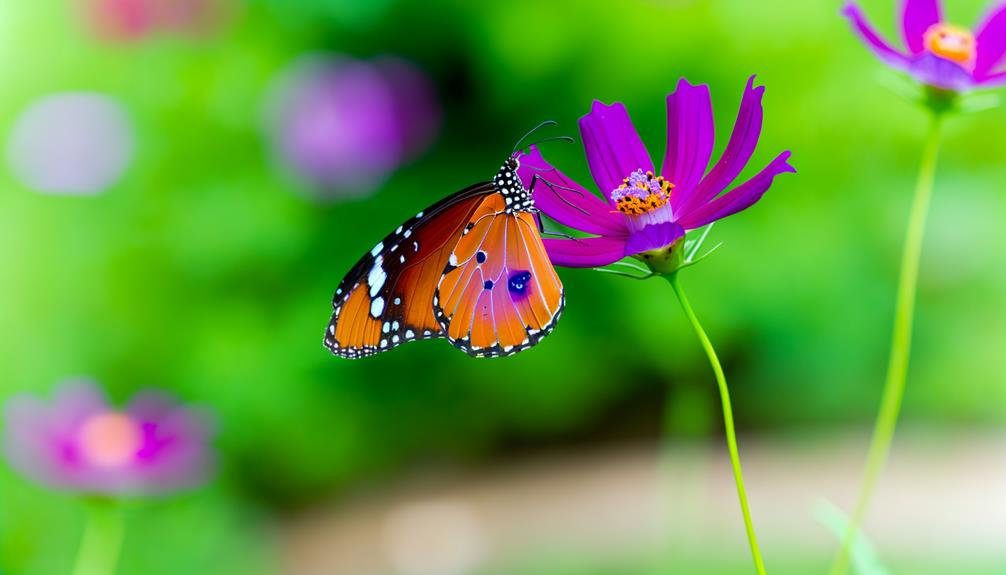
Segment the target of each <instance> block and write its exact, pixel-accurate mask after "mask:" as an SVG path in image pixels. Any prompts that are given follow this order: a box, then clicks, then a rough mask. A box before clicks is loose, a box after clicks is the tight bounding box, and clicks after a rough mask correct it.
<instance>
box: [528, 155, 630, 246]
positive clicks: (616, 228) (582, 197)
mask: <svg viewBox="0 0 1006 575" xmlns="http://www.w3.org/2000/svg"><path fill="white" fill-rule="evenodd" d="M519 161H520V167H518V168H517V175H518V176H519V177H520V179H521V182H523V183H524V185H525V186H528V187H530V186H531V185H532V184H531V182H532V180H533V179H534V178H535V176H537V178H538V180H539V181H538V182H536V183H535V184H534V189H533V190H532V194H533V195H532V197H533V198H534V203H535V206H537V207H538V209H540V210H541V211H542V212H544V214H545V215H546V216H548V217H550V218H552V219H553V220H555V221H557V222H559V223H560V224H562V225H564V226H569V227H571V228H575V229H578V230H581V231H584V232H587V233H588V234H596V235H600V236H611V235H615V236H624V235H626V234H627V233H628V231H627V229H626V226H625V216H623V215H622V214H620V213H617V212H614V213H613V212H612V209H611V206H610V205H608V203H607V202H604V201H601V199H600V198H598V197H597V196H595V195H594V194H592V193H590V192H589V191H587V190H586V189H584V187H583V186H581V185H580V184H577V183H576V182H574V181H573V180H571V179H569V178H567V177H566V175H565V174H563V173H562V172H560V171H559V170H557V169H555V167H553V166H552V165H551V164H549V163H548V162H547V161H545V158H543V157H542V156H541V152H540V151H539V150H538V148H537V146H531V150H530V154H521V155H520V158H519ZM548 184H551V185H548Z"/></svg>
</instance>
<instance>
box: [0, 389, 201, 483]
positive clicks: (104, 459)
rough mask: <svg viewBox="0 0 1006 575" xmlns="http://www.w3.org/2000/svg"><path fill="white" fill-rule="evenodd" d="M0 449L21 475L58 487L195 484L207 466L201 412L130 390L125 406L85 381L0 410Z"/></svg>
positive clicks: (12, 402) (166, 398) (15, 400)
mask: <svg viewBox="0 0 1006 575" xmlns="http://www.w3.org/2000/svg"><path fill="white" fill-rule="evenodd" d="M4 421H5V429H4V432H3V448H4V453H5V456H6V458H7V460H8V461H9V462H10V464H11V465H12V466H13V467H14V468H15V469H17V470H18V471H19V472H20V473H21V474H23V475H25V476H26V477H29V478H31V479H33V480H35V481H38V482H39V483H41V484H44V485H46V486H49V487H54V488H58V489H63V490H68V491H76V492H81V493H87V494H95V495H143V494H153V493H161V492H165V491H172V490H177V489H183V488H186V487H193V486H196V485H198V484H200V483H202V482H203V481H205V480H206V479H207V478H208V476H209V474H210V472H211V468H212V463H213V462H212V459H213V454H212V451H211V448H210V445H209V441H210V438H211V436H212V429H211V425H210V422H209V417H208V415H207V414H205V413H202V412H201V411H199V410H195V409H191V408H183V407H181V406H179V405H178V404H177V402H175V401H174V400H173V399H172V398H171V397H169V396H167V395H166V394H163V393H160V392H155V391H147V392H142V393H139V394H137V395H136V396H134V397H133V399H132V400H131V401H130V402H129V404H128V405H127V406H126V408H125V409H121V410H119V409H116V408H114V407H112V406H110V405H109V404H108V401H107V399H106V398H105V395H104V393H103V392H102V390H101V389H100V388H99V387H98V386H97V385H96V384H95V383H94V382H91V381H88V380H75V381H70V382H67V383H64V384H62V385H61V386H60V387H59V388H58V389H57V390H56V392H55V394H54V397H53V399H52V401H50V402H46V401H44V400H42V399H41V398H38V397H35V396H31V395H22V396H17V397H14V398H12V399H10V400H9V401H8V402H7V405H6V408H5V410H4Z"/></svg>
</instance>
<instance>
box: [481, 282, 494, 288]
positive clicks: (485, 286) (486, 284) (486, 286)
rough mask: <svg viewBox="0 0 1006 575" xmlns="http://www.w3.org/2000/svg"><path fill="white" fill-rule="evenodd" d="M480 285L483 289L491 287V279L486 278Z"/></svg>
mask: <svg viewBox="0 0 1006 575" xmlns="http://www.w3.org/2000/svg"><path fill="white" fill-rule="evenodd" d="M482 287H484V288H485V289H493V280H486V282H485V283H484V284H482Z"/></svg>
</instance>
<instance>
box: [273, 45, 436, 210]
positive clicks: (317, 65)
mask: <svg viewBox="0 0 1006 575" xmlns="http://www.w3.org/2000/svg"><path fill="white" fill-rule="evenodd" d="M266 123H267V129H268V132H269V134H270V137H271V140H272V145H273V148H274V153H275V155H276V157H277V158H278V159H279V161H280V163H281V164H283V165H284V166H285V167H286V168H287V169H288V170H289V171H290V172H291V173H292V175H293V176H294V177H295V178H297V179H298V180H300V181H302V182H303V183H304V184H306V185H307V187H308V188H309V189H308V190H307V191H308V192H309V193H311V194H312V197H314V198H315V199H322V200H331V199H336V198H346V197H354V196H363V195H366V194H368V193H370V192H373V191H374V190H376V189H377V188H379V187H380V186H381V185H382V184H384V182H385V181H387V179H388V178H389V177H390V176H391V174H392V173H393V172H394V171H395V170H396V169H397V168H398V167H399V166H401V165H402V164H403V163H404V162H407V161H409V160H411V159H413V158H415V157H416V156H418V155H419V154H421V153H422V152H424V151H425V150H426V149H427V148H428V147H429V145H430V144H431V143H432V142H433V139H434V138H435V136H436V134H437V132H438V131H439V128H440V107H439V104H438V101H437V98H436V94H435V91H434V89H433V85H432V82H430V80H429V79H428V78H427V77H426V75H425V74H423V73H422V72H421V71H420V70H419V69H418V68H416V67H415V66H414V65H412V64H410V63H409V62H407V61H405V60H402V59H399V58H393V57H385V58H381V59H378V60H374V61H370V62H364V61H360V60H355V59H352V58H349V57H344V56H334V55H312V56H307V57H303V58H301V59H299V60H297V61H296V62H294V63H293V64H292V65H290V66H289V68H288V69H287V70H285V71H283V72H282V73H281V74H280V75H279V77H278V79H277V81H276V83H275V86H274V88H273V90H272V93H271V95H270V97H269V98H268V99H267V102H266Z"/></svg>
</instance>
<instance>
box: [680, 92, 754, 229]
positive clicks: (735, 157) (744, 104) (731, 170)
mask: <svg viewBox="0 0 1006 575" xmlns="http://www.w3.org/2000/svg"><path fill="white" fill-rule="evenodd" d="M754 79H755V77H754V76H751V77H750V78H749V79H748V83H747V87H746V88H745V89H744V96H743V97H742V98H741V108H740V111H739V112H738V113H737V122H736V123H735V124H734V130H733V133H732V134H730V141H729V142H727V147H726V150H724V151H723V156H722V157H721V158H720V159H719V161H718V162H716V165H715V166H713V169H712V170H710V171H709V174H707V175H706V177H705V178H703V179H702V181H701V182H699V185H698V186H697V187H696V188H695V192H694V193H693V194H691V195H690V196H689V197H688V201H686V202H684V203H682V204H681V205H680V206H679V207H676V213H681V214H684V213H688V212H690V211H692V210H694V209H695V208H697V207H699V206H701V205H702V204H705V203H707V202H709V201H710V200H712V199H713V198H715V197H716V196H717V195H719V193H720V192H722V191H723V190H724V189H726V187H727V186H729V185H730V182H732V181H734V180H735V179H736V178H737V176H738V175H739V174H740V173H741V170H743V169H744V166H745V165H747V163H748V160H750V159H751V154H752V153H754V149H755V146H756V145H757V144H758V136H759V135H761V124H762V107H761V98H762V94H763V93H764V92H765V87H764V86H758V87H757V88H755V87H754ZM672 195H673V193H672Z"/></svg>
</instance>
